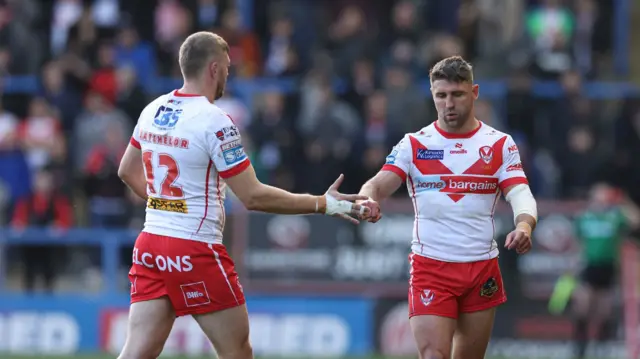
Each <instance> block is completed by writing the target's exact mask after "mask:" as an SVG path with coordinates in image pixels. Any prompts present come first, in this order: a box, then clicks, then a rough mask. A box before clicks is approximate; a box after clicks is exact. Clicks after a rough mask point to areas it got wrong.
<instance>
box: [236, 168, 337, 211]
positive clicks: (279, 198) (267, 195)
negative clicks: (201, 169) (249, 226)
mask: <svg viewBox="0 0 640 359" xmlns="http://www.w3.org/2000/svg"><path fill="white" fill-rule="evenodd" d="M225 182H227V185H229V187H230V188H231V190H232V191H233V193H235V195H236V196H237V197H238V199H239V200H240V202H242V204H244V206H245V207H246V208H247V209H249V210H252V211H261V212H269V213H279V214H309V213H316V212H319V213H324V209H325V207H326V201H325V199H324V198H323V196H312V195H309V194H294V193H290V192H287V191H285V190H282V189H280V188H276V187H272V186H269V185H266V184H263V183H262V182H260V181H259V180H258V178H257V177H256V172H255V170H254V169H253V166H251V165H249V167H247V169H245V170H244V171H242V172H241V173H239V174H238V175H236V176H233V177H230V178H227V179H225Z"/></svg>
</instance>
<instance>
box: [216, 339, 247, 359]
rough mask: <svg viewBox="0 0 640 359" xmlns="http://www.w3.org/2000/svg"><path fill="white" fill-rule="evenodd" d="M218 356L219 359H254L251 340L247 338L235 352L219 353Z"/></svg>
mask: <svg viewBox="0 0 640 359" xmlns="http://www.w3.org/2000/svg"><path fill="white" fill-rule="evenodd" d="M217 354H218V358H219V359H253V348H252V347H251V343H250V342H249V338H246V340H243V341H242V343H241V344H240V345H239V346H237V347H236V348H235V349H234V350H233V351H229V352H218V353H217Z"/></svg>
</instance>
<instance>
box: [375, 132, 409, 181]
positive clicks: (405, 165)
mask: <svg viewBox="0 0 640 359" xmlns="http://www.w3.org/2000/svg"><path fill="white" fill-rule="evenodd" d="M412 153H413V152H412V150H411V141H410V140H409V136H408V135H405V136H404V138H403V139H402V140H400V142H398V144H397V145H395V146H393V149H392V150H391V153H389V155H388V156H387V158H386V160H385V163H384V165H383V166H382V171H391V172H393V173H395V174H397V175H398V176H400V178H402V180H403V181H405V180H406V179H407V174H409V168H411V156H412Z"/></svg>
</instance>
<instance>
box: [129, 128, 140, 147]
mask: <svg viewBox="0 0 640 359" xmlns="http://www.w3.org/2000/svg"><path fill="white" fill-rule="evenodd" d="M129 128H131V127H129ZM129 143H130V144H131V146H133V147H135V148H137V149H141V148H142V147H141V146H140V134H139V132H138V125H136V127H135V128H134V129H133V133H132V134H131V139H130V140H129Z"/></svg>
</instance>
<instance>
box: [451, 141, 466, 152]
mask: <svg viewBox="0 0 640 359" xmlns="http://www.w3.org/2000/svg"><path fill="white" fill-rule="evenodd" d="M455 147H456V149H455V150H450V151H449V154H452V155H464V154H466V153H467V150H465V149H464V148H462V143H459V142H458V143H456V146H455Z"/></svg>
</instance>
